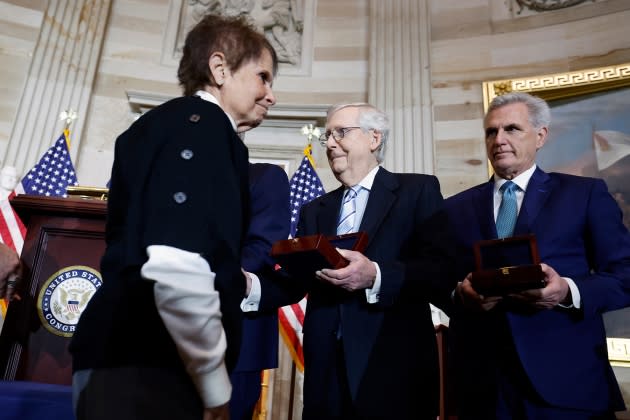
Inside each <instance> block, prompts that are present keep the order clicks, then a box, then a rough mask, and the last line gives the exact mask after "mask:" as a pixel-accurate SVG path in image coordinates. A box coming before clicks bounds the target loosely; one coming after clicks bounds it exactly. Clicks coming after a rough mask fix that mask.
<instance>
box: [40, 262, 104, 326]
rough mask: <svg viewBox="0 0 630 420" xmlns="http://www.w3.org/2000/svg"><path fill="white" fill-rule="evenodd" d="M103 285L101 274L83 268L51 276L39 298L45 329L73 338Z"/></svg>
mask: <svg viewBox="0 0 630 420" xmlns="http://www.w3.org/2000/svg"><path fill="white" fill-rule="evenodd" d="M102 284H103V280H102V278H101V274H100V273H99V272H98V271H96V270H94V269H93V268H91V267H87V266H83V265H73V266H69V267H65V268H63V269H61V270H59V271H57V272H56V273H55V274H53V275H52V276H50V277H49V278H48V280H47V281H46V282H45V283H44V285H43V286H42V288H41V290H40V291H39V297H38V299H37V312H38V314H39V318H40V320H41V322H42V325H43V326H44V328H46V329H47V330H48V331H49V332H51V333H53V334H55V335H60V336H62V337H71V336H72V334H74V330H75V327H76V325H77V323H78V322H79V317H80V316H81V313H82V312H83V311H84V310H85V308H86V307H87V305H88V303H89V301H90V299H91V298H92V296H93V295H94V293H96V291H97V290H98V289H99V288H100V287H101V285H102Z"/></svg>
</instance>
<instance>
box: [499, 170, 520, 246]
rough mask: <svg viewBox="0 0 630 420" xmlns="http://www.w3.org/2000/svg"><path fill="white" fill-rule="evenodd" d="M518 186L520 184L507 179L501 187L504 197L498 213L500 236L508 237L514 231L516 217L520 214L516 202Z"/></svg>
mask: <svg viewBox="0 0 630 420" xmlns="http://www.w3.org/2000/svg"><path fill="white" fill-rule="evenodd" d="M518 188H519V187H518V185H516V184H515V183H513V182H512V181H507V182H506V183H505V184H503V185H501V188H500V189H499V191H501V193H503V199H502V200H501V205H500V206H499V213H498V214H497V234H498V236H499V238H507V237H508V236H512V234H513V233H514V226H515V225H516V217H517V216H518V205H517V204H516V191H517V190H518Z"/></svg>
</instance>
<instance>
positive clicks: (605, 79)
mask: <svg viewBox="0 0 630 420" xmlns="http://www.w3.org/2000/svg"><path fill="white" fill-rule="evenodd" d="M627 87H630V63H623V64H618V65H614V66H607V67H597V68H591V69H585V70H580V71H572V72H566V73H554V74H545V75H540V76H531V77H522V78H513V79H503V80H491V81H486V82H483V104H484V113H485V112H487V110H488V107H489V105H490V102H491V101H492V99H494V98H495V97H496V96H499V95H503V94H505V93H509V92H526V93H530V94H532V95H536V96H538V97H540V98H543V99H545V100H546V101H551V102H550V106H551V108H552V116H553V113H554V111H553V106H554V104H553V101H557V103H560V102H565V103H566V102H567V101H573V100H574V101H578V100H580V99H582V98H586V97H587V96H586V95H590V94H594V93H600V92H602V93H603V92H606V91H611V92H613V91H615V90H617V89H622V88H627ZM552 130H553V122H552ZM488 171H489V173H490V174H492V167H491V166H490V164H489V162H488ZM607 344H608V358H609V360H610V363H611V365H613V366H624V367H630V337H607Z"/></svg>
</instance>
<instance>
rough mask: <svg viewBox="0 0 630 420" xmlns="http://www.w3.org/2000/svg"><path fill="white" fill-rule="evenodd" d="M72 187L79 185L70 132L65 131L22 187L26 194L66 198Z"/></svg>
mask: <svg viewBox="0 0 630 420" xmlns="http://www.w3.org/2000/svg"><path fill="white" fill-rule="evenodd" d="M70 185H79V183H78V182H77V175H76V172H75V171H74V165H73V164H72V159H71V158H70V152H69V151H68V131H67V130H64V132H63V133H62V134H61V136H60V137H59V139H58V140H57V141H56V142H55V144H53V145H52V146H51V147H50V149H48V150H47V151H46V153H44V156H42V158H41V159H40V160H39V162H38V163H37V164H36V165H35V166H33V169H31V170H30V171H29V172H28V173H27V174H26V175H25V176H24V178H22V182H21V186H22V189H23V192H24V194H28V195H43V196H46V197H64V198H65V197H67V196H68V194H67V193H66V190H67V188H68V186H70ZM18 188H19V186H18ZM18 192H20V191H18Z"/></svg>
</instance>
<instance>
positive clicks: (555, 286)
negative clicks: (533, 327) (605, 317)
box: [510, 264, 572, 309]
mask: <svg viewBox="0 0 630 420" xmlns="http://www.w3.org/2000/svg"><path fill="white" fill-rule="evenodd" d="M540 266H541V267H542V271H543V273H544V274H545V282H546V283H547V285H546V286H545V287H543V288H542V289H531V290H525V291H523V292H520V293H515V294H512V295H510V297H511V298H513V299H515V300H518V301H519V302H521V303H524V304H526V305H530V306H534V307H535V308H538V309H553V308H554V307H555V306H556V305H558V304H559V303H563V304H570V303H571V302H572V301H571V292H570V289H569V284H568V283H567V281H566V280H565V279H563V278H562V277H560V276H559V275H558V273H556V270H554V269H553V268H551V267H550V266H548V265H547V264H540Z"/></svg>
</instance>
